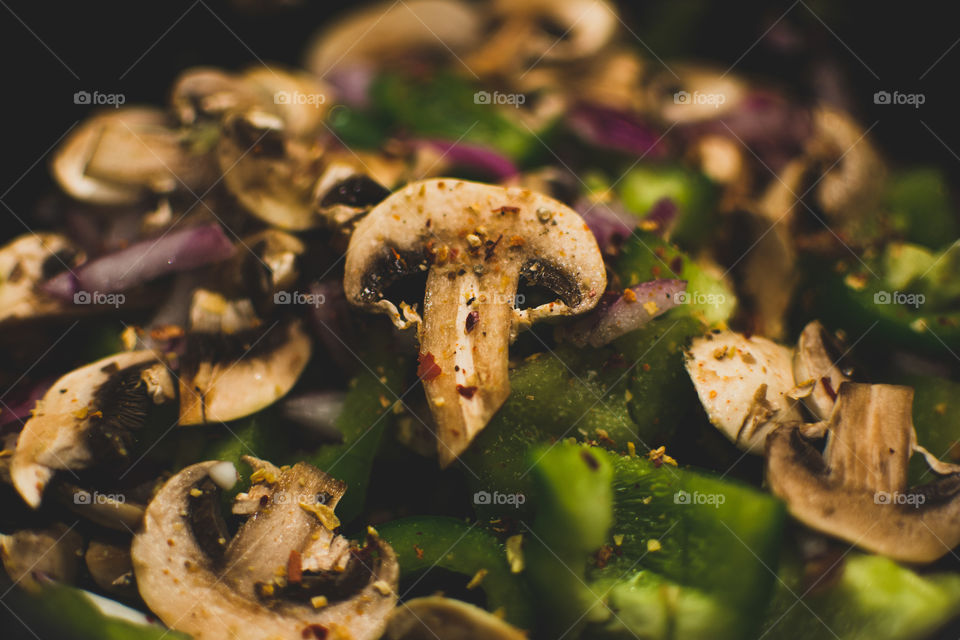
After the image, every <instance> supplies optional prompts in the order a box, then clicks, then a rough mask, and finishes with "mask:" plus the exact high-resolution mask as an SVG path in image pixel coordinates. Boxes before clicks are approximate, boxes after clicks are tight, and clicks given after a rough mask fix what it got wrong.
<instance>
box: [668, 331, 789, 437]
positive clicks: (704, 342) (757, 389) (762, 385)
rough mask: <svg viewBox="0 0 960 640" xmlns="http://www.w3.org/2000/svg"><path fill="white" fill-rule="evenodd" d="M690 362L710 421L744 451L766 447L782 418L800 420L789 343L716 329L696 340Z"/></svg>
mask: <svg viewBox="0 0 960 640" xmlns="http://www.w3.org/2000/svg"><path fill="white" fill-rule="evenodd" d="M686 367H687V372H688V373H689V374H690V379H691V380H693V385H694V387H696V389H697V395H698V396H700V402H701V404H703V408H704V409H705V410H706V412H707V416H708V417H709V418H710V422H711V423H712V424H713V425H714V426H715V427H717V428H718V429H719V430H720V431H721V432H723V434H724V435H725V436H726V437H727V438H728V439H729V440H730V441H731V442H733V443H734V444H735V445H737V446H738V447H740V448H741V449H743V450H744V451H748V452H750V453H756V454H760V453H763V444H764V441H765V440H766V438H767V434H768V433H770V432H771V431H772V430H773V429H775V428H776V427H777V424H778V423H782V422H788V421H792V420H797V421H799V420H800V417H801V416H800V411H799V409H798V407H797V400H794V399H793V398H791V397H790V391H791V390H792V389H793V388H794V381H793V352H792V351H791V350H790V349H789V348H787V347H783V346H780V345H778V344H777V343H775V342H771V341H770V340H767V339H766V338H761V337H759V336H752V337H749V338H748V337H746V336H743V335H741V334H739V333H734V332H732V331H723V332H714V333H711V334H708V335H706V336H704V337H701V338H695V339H694V340H693V342H692V343H691V345H690V349H689V351H688V352H687V357H686Z"/></svg>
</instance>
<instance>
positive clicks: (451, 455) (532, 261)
mask: <svg viewBox="0 0 960 640" xmlns="http://www.w3.org/2000/svg"><path fill="white" fill-rule="evenodd" d="M424 271H425V272H427V284H426V294H425V297H424V315H423V319H422V322H421V319H420V317H419V316H418V315H417V313H416V311H414V310H413V309H412V308H411V307H409V306H408V305H407V304H402V305H401V307H402V309H403V315H402V316H401V312H400V310H398V309H397V307H396V305H395V304H394V303H393V302H391V301H390V300H388V299H386V298H385V297H384V295H385V292H386V289H387V287H389V286H390V284H392V283H393V281H395V280H397V279H398V278H400V277H401V276H404V275H407V274H411V273H419V272H424ZM521 277H524V278H526V279H527V280H528V281H532V282H534V283H537V284H540V285H543V286H545V287H547V288H549V289H551V290H552V291H553V292H554V293H555V294H556V295H557V296H558V298H559V300H556V301H554V302H550V303H547V304H543V305H540V306H537V307H534V308H531V309H523V310H518V309H515V308H514V304H513V303H514V297H515V294H516V291H517V286H518V284H519V282H520V278H521ZM605 287H606V273H605V269H604V264H603V258H602V256H601V254H600V249H599V248H598V247H597V243H596V240H595V239H594V237H593V234H592V233H591V232H590V230H589V228H587V226H586V224H584V222H583V219H582V218H580V216H579V215H577V213H576V212H575V211H573V210H572V209H570V208H569V207H567V206H566V205H564V204H562V203H560V202H557V201H556V200H553V199H551V198H548V197H546V196H543V195H540V194H537V193H533V192H531V191H526V190H522V189H511V188H504V187H498V186H492V185H486V184H480V183H476V182H465V181H461V180H452V179H447V180H444V179H434V180H424V181H422V182H415V183H412V184H409V185H407V186H406V187H404V188H403V189H401V190H400V191H397V192H395V193H394V194H393V195H391V196H390V197H389V198H387V199H386V200H384V201H383V202H381V203H380V204H379V205H377V206H376V207H374V209H373V210H372V211H371V212H370V213H369V214H368V215H367V216H366V217H365V218H363V219H362V220H361V221H360V222H359V223H358V224H357V227H356V230H355V231H354V233H353V235H352V236H351V238H350V245H349V248H348V250H347V259H346V267H345V276H344V291H345V293H346V296H347V299H348V300H349V301H350V302H351V303H352V304H355V305H358V306H360V307H363V308H365V309H368V310H370V311H374V312H378V313H386V314H388V315H389V316H390V317H391V318H392V320H393V322H394V324H395V325H396V326H397V327H399V328H407V327H409V326H411V325H413V324H417V325H419V339H420V374H421V378H422V380H423V384H424V388H425V389H426V393H427V398H428V399H429V402H430V407H431V411H432V412H433V415H434V417H435V419H436V421H437V424H438V426H439V433H438V434H437V435H438V438H439V443H438V452H439V457H440V462H441V464H442V465H448V464H450V463H451V462H452V461H453V460H454V459H456V457H457V456H459V455H460V453H461V452H463V450H464V449H466V447H467V445H469V444H470V441H471V440H472V439H473V437H474V436H475V435H476V434H477V432H479V431H480V430H481V429H482V428H483V427H484V425H486V423H487V421H489V419H490V418H491V416H492V415H493V414H494V413H495V412H496V410H497V409H498V408H499V407H500V405H501V404H502V403H503V402H504V400H505V399H506V397H507V395H508V394H509V390H510V382H509V379H508V377H507V356H508V354H507V351H508V347H509V344H510V341H511V340H512V338H513V337H515V336H516V333H517V331H519V329H521V328H525V327H528V326H529V325H530V324H532V323H533V322H535V321H537V320H539V319H541V318H546V317H556V316H567V315H575V314H579V313H583V312H585V311H588V310H589V309H591V308H593V307H594V305H596V303H597V301H598V300H599V298H600V296H601V294H602V293H603V291H604V288H605ZM413 302H418V301H413Z"/></svg>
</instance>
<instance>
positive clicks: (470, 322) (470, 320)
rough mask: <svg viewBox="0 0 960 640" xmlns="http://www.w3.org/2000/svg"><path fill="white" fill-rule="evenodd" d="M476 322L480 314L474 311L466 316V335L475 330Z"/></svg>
mask: <svg viewBox="0 0 960 640" xmlns="http://www.w3.org/2000/svg"><path fill="white" fill-rule="evenodd" d="M478 322H480V312H479V311H477V310H476V309H474V310H473V311H471V312H470V313H468V314H467V321H466V329H467V333H470V332H471V331H473V330H474V329H475V328H476V326H477V323H478Z"/></svg>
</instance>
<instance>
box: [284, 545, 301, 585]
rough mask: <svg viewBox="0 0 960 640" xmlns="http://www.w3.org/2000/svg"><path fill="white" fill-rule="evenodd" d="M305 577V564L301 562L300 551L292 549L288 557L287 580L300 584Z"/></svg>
mask: <svg viewBox="0 0 960 640" xmlns="http://www.w3.org/2000/svg"><path fill="white" fill-rule="evenodd" d="M302 579H303V564H302V563H301V558H300V552H299V551H297V550H296V549H291V550H290V557H289V558H287V582H289V583H290V584H300V580H302Z"/></svg>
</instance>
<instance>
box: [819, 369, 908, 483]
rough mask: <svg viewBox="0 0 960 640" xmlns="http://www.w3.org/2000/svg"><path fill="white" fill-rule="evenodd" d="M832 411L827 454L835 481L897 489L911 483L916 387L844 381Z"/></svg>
mask: <svg viewBox="0 0 960 640" xmlns="http://www.w3.org/2000/svg"><path fill="white" fill-rule="evenodd" d="M843 386H844V391H845V393H842V394H840V395H839V396H838V397H837V405H836V407H835V408H834V411H833V414H832V415H831V420H830V426H829V431H828V433H829V436H828V438H827V446H826V449H825V450H824V459H825V460H826V462H827V467H828V468H829V470H830V476H831V477H832V478H834V479H835V480H836V482H838V483H840V484H842V485H844V486H847V487H850V488H856V489H868V490H871V491H885V492H887V493H895V492H901V491H903V490H904V489H905V488H906V486H907V465H908V463H909V461H910V455H911V453H912V450H911V442H910V434H911V429H909V428H906V429H905V428H904V425H912V424H913V422H912V415H911V407H912V405H913V389H912V388H910V387H901V386H895V385H889V384H853V383H849V382H845V383H843Z"/></svg>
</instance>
